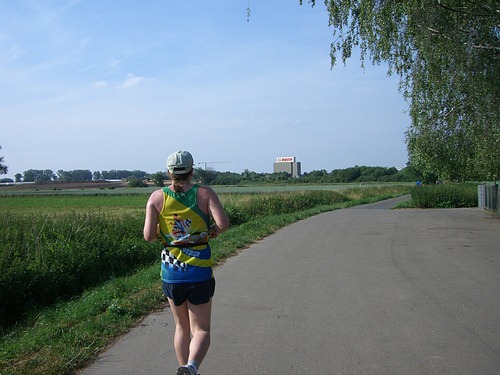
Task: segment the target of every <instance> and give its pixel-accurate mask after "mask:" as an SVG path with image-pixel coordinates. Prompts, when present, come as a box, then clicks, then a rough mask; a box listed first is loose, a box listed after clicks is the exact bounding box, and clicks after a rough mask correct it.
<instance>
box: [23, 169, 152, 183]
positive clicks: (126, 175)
mask: <svg viewBox="0 0 500 375" xmlns="http://www.w3.org/2000/svg"><path fill="white" fill-rule="evenodd" d="M132 177H134V178H136V179H138V180H144V179H146V178H148V173H147V172H145V171H139V170H133V171H129V170H116V169H112V170H110V171H94V172H92V171H90V170H88V169H75V170H72V171H64V170H62V169H60V170H58V171H57V173H54V171H52V170H51V169H29V170H27V171H24V173H23V174H21V173H17V174H16V175H15V176H14V178H15V182H50V181H60V182H84V181H92V180H128V179H130V178H132Z"/></svg>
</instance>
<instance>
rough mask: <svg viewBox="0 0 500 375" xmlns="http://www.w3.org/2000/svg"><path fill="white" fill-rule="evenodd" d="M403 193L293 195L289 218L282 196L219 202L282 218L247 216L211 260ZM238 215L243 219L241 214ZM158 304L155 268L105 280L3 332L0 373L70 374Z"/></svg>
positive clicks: (349, 191)
mask: <svg viewBox="0 0 500 375" xmlns="http://www.w3.org/2000/svg"><path fill="white" fill-rule="evenodd" d="M405 193H407V188H406V187H401V186H400V187H395V186H393V187H390V188H382V187H370V188H366V189H365V188H364V189H347V190H346V191H345V192H344V195H343V196H344V198H343V199H340V200H335V201H334V202H331V203H328V202H326V203H325V202H320V203H319V204H313V203H311V202H310V201H309V202H308V201H307V199H309V198H310V196H307V195H306V196H304V195H299V198H307V199H306V206H307V203H309V206H310V207H307V208H304V207H302V208H300V209H297V207H298V206H295V208H293V210H292V211H291V212H290V211H287V210H288V208H287V207H288V205H289V204H291V203H293V204H298V203H297V202H300V201H302V200H303V199H297V198H292V196H286V197H284V199H285V201H286V204H283V202H282V201H280V200H279V199H274V198H273V199H271V200H269V199H264V200H263V201H262V196H260V197H259V196H258V195H257V196H255V195H254V196H248V195H240V196H238V197H235V196H223V200H224V201H225V202H226V203H225V204H229V203H230V202H232V204H233V205H234V206H235V207H236V208H235V210H236V211H237V210H238V207H237V206H236V201H237V200H238V199H241V200H243V201H248V202H250V205H252V204H251V203H252V199H256V200H255V201H253V203H255V202H261V203H260V204H261V205H262V207H265V209H266V210H271V211H272V210H276V209H284V210H285V211H287V212H282V213H279V214H269V213H268V212H270V211H266V212H267V213H266V214H263V215H262V214H260V215H256V216H255V217H250V216H247V218H246V220H242V222H241V224H240V225H237V226H233V227H232V228H231V229H230V230H229V231H228V232H226V233H224V234H222V235H221V236H219V237H218V238H217V239H216V240H214V241H213V242H212V248H213V252H214V257H215V259H216V262H219V263H220V262H222V261H223V260H224V259H225V258H227V257H228V256H231V255H233V254H234V253H235V252H237V251H238V250H239V249H242V248H245V247H247V246H248V245H250V244H252V243H254V242H256V241H258V240H259V239H262V238H264V237H265V236H268V235H269V234H271V233H273V232H274V231H276V230H277V229H279V228H281V227H283V226H285V225H287V224H290V223H292V222H295V221H297V220H301V219H303V218H306V217H309V216H312V215H315V214H318V213H321V212H326V211H331V210H334V209H340V208H344V207H348V206H353V205H357V204H361V203H369V202H373V201H377V200H380V199H386V198H389V197H393V196H399V195H402V194H405ZM329 195H330V194H325V196H329ZM332 197H336V195H335V194H334V195H331V196H330V198H332ZM142 198H143V197H142ZM317 198H318V199H319V198H320V197H317ZM311 199H312V198H311ZM73 203H74V202H73ZM87 204H89V203H87ZM141 207H142V206H141ZM41 208H42V207H41ZM69 208H70V207H68V209H69ZM141 209H143V208H141ZM262 212H264V209H262ZM239 214H241V215H243V216H245V215H246V214H245V213H244V210H241V211H240V212H239ZM163 304H164V297H163V295H162V293H161V288H160V280H159V264H158V263H157V262H156V263H155V264H154V265H152V266H148V267H145V268H143V269H141V270H140V271H138V272H136V273H135V274H133V275H129V276H125V277H119V278H114V279H111V280H109V281H107V282H105V283H104V284H103V285H101V286H98V287H95V288H92V289H89V290H87V291H86V292H85V293H83V294H82V295H81V296H80V297H78V298H74V299H73V300H70V301H65V302H60V303H58V304H57V305H55V306H52V307H48V308H46V309H45V310H43V311H38V312H37V313H36V314H33V315H31V316H30V317H29V318H28V319H27V320H25V321H23V322H19V324H17V325H16V326H14V327H11V328H10V329H9V330H6V331H5V332H3V333H4V334H3V335H2V337H1V339H0V373H1V374H12V375H17V374H33V375H37V374H44V375H47V374H49V375H50V374H70V373H72V372H74V371H75V370H76V369H78V368H81V367H84V366H85V365H87V364H88V363H89V362H90V361H92V360H93V359H94V358H95V356H96V355H97V354H98V353H99V352H100V351H101V350H102V349H103V348H104V347H105V346H106V345H108V344H109V343H110V342H112V341H113V340H114V339H115V338H116V337H118V336H120V335H121V334H123V333H124V332H126V331H127V330H128V329H130V328H131V327H133V326H134V325H135V324H137V322H138V321H139V320H140V319H142V318H143V317H144V316H145V315H147V314H148V313H149V312H151V311H152V310H153V309H155V308H157V307H158V306H160V305H163Z"/></svg>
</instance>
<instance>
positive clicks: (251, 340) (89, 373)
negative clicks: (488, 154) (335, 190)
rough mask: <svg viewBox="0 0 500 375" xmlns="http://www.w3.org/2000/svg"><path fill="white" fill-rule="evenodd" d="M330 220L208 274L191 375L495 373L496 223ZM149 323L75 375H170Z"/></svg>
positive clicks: (397, 216) (319, 219) (499, 340)
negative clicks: (202, 334)
mask: <svg viewBox="0 0 500 375" xmlns="http://www.w3.org/2000/svg"><path fill="white" fill-rule="evenodd" d="M394 202H395V200H389V201H385V202H380V203H376V204H372V205H365V206H360V207H357V208H351V209H344V210H339V211H333V212H328V213H324V214H321V215H317V216H314V217H311V218H309V219H306V220H303V221H300V222H298V223H295V224H292V225H290V226H288V227H286V228H283V229H281V230H279V231H278V232H277V233H275V234H274V235H272V236H269V237H267V238H265V239H264V240H262V241H260V242H259V243H257V244H255V245H253V246H251V247H250V248H249V249H247V250H245V251H243V252H242V253H240V254H239V255H238V256H236V257H232V258H230V259H228V260H227V261H226V262H225V263H224V264H223V265H222V266H221V267H218V268H217V269H216V271H215V274H216V280H217V289H216V295H215V297H214V311H213V327H212V330H213V332H212V346H211V348H210V351H209V353H208V355H207V357H206V359H205V361H204V362H203V364H202V366H201V368H200V373H201V374H202V375H225V374H237V375H239V374H241V375H246V374H248V375H255V374H288V375H292V374H370V375H371V374H380V375H382V374H383V375H387V374H418V375H423V374H439V375H447V374H449V375H460V374H467V375H471V374H481V375H482V374H487V375H492V374H500V220H498V219H493V218H491V217H490V216H489V215H488V214H486V213H485V212H484V211H482V210H479V209H442V210H413V209H412V210H390V209H389V208H390V207H391V206H392V205H393V204H394ZM172 336H173V321H172V316H171V315H170V313H169V311H168V309H165V310H164V311H161V312H157V313H153V314H151V315H150V316H149V317H147V318H146V319H145V320H144V321H143V322H142V323H141V324H140V325H139V326H138V327H137V328H135V329H133V330H132V331H131V332H130V333H129V334H128V335H126V336H124V337H123V338H122V339H121V340H119V341H118V342H117V343H116V345H114V346H113V347H111V348H110V349H109V350H108V351H106V352H105V353H103V354H102V355H101V356H100V357H99V359H98V360H97V361H96V363H95V364H94V365H92V366H90V367H88V368H87V369H85V370H84V371H83V372H82V373H81V375H115V374H120V375H124V374H175V369H176V360H175V354H174V351H173V347H172Z"/></svg>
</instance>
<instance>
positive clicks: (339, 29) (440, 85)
mask: <svg viewBox="0 0 500 375" xmlns="http://www.w3.org/2000/svg"><path fill="white" fill-rule="evenodd" d="M309 2H310V3H312V5H313V6H314V5H315V1H314V0H312V1H309ZM325 5H326V7H327V10H328V12H329V15H330V26H331V27H332V28H333V30H334V31H333V32H334V42H333V43H332V44H331V53H330V54H331V58H332V65H334V64H335V63H336V60H337V57H338V55H339V54H340V56H341V59H342V61H343V62H344V64H345V62H346V60H347V59H348V58H350V57H351V53H352V50H353V48H355V47H359V49H360V51H361V60H362V63H364V62H365V61H366V60H368V61H371V62H372V63H374V64H378V63H380V62H382V61H385V62H387V63H388V66H389V71H388V73H389V74H393V73H396V74H398V75H399V76H400V90H401V92H402V94H403V95H404V96H405V98H406V99H407V100H408V103H409V108H410V116H411V120H412V122H411V126H410V128H409V129H408V130H407V133H406V142H407V145H408V154H409V158H410V163H411V165H412V166H413V167H415V168H416V169H417V170H420V171H421V172H423V173H424V174H436V175H438V176H439V177H440V178H443V179H461V180H463V179H491V178H497V177H499V176H500V157H499V156H498V153H499V151H500V61H499V60H500V2H499V1H498V0H406V1H405V0H325Z"/></svg>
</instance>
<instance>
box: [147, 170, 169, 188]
mask: <svg viewBox="0 0 500 375" xmlns="http://www.w3.org/2000/svg"><path fill="white" fill-rule="evenodd" d="M150 178H151V180H152V181H154V183H155V186H159V187H163V186H165V184H164V183H163V181H164V180H166V179H168V176H167V174H166V173H165V172H156V173H153V174H152V175H151V176H150Z"/></svg>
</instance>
